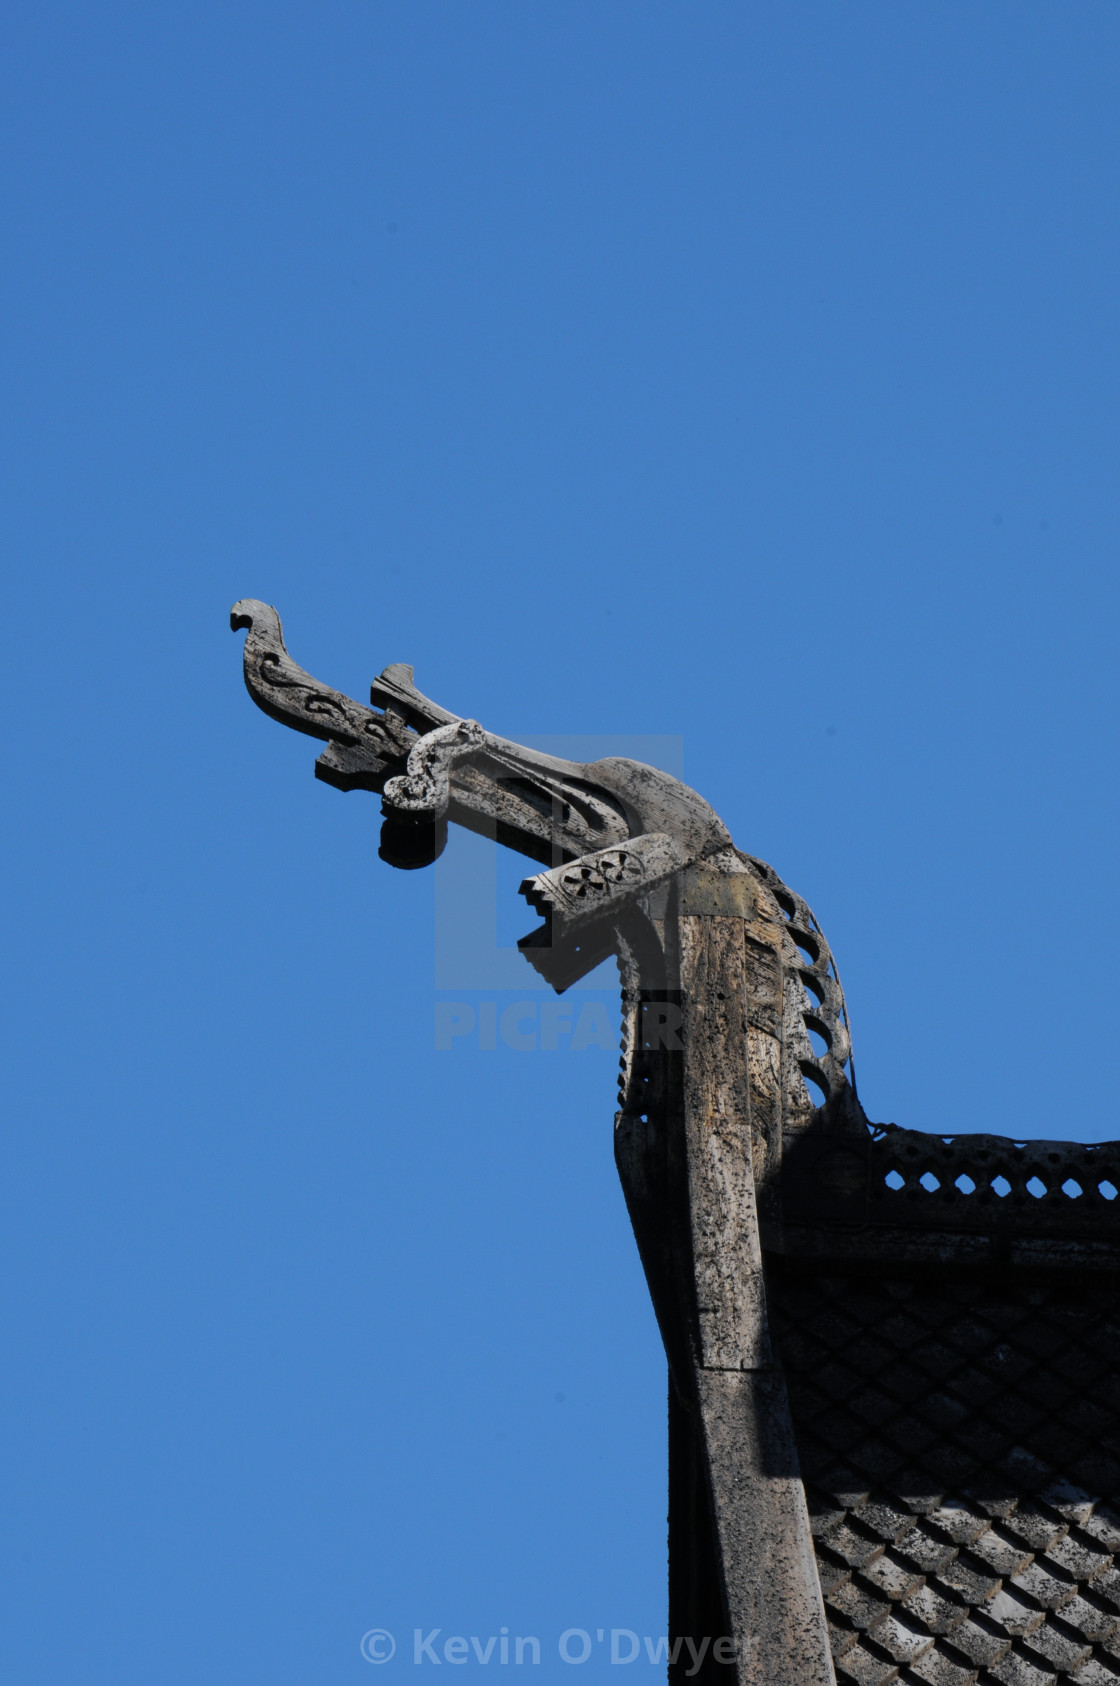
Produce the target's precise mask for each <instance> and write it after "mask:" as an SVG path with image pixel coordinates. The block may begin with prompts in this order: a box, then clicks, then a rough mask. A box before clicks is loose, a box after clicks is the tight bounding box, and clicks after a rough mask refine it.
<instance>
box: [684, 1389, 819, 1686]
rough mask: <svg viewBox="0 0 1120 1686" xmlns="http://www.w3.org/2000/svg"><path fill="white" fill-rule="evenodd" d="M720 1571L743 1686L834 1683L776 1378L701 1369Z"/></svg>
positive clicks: (788, 1427)
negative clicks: (748, 1684)
mask: <svg viewBox="0 0 1120 1686" xmlns="http://www.w3.org/2000/svg"><path fill="white" fill-rule="evenodd" d="M698 1392H699V1407H700V1417H701V1421H702V1423H703V1433H704V1447H705V1454H706V1463H707V1469H708V1479H709V1481H710V1484H711V1492H712V1508H713V1512H714V1518H715V1529H716V1536H717V1541H718V1550H719V1560H720V1572H721V1575H722V1579H723V1586H724V1597H725V1599H726V1603H727V1610H728V1616H729V1620H730V1624H731V1633H732V1635H733V1636H734V1638H735V1641H736V1645H737V1650H738V1659H737V1663H736V1669H737V1679H738V1681H740V1682H742V1683H743V1686H747V1683H748V1682H749V1683H750V1686H835V1679H836V1676H835V1674H834V1672H833V1667H832V1657H831V1653H830V1650H829V1644H828V1626H827V1623H826V1620H825V1613H824V1602H823V1600H822V1598H821V1590H820V1582H819V1579H818V1576H817V1565H816V1557H815V1555H814V1551H813V1538H812V1534H811V1533H810V1530H809V1515H808V1511H807V1508H806V1505H805V1492H804V1489H803V1487H802V1485H801V1477H800V1472H799V1470H798V1464H797V1449H796V1447H795V1445H794V1439H793V1429H792V1426H791V1424H790V1417H789V1406H788V1402H787V1399H786V1391H785V1386H784V1383H783V1381H782V1377H781V1373H780V1371H779V1370H777V1369H776V1368H773V1367H771V1368H770V1369H768V1370H752V1371H738V1372H736V1371H733V1370H707V1369H701V1370H700V1372H699V1376H698Z"/></svg>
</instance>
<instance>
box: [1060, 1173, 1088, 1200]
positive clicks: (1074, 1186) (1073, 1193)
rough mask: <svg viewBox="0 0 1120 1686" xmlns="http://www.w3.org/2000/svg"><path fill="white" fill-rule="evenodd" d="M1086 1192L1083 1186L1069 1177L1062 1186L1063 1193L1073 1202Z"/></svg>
mask: <svg viewBox="0 0 1120 1686" xmlns="http://www.w3.org/2000/svg"><path fill="white" fill-rule="evenodd" d="M1084 1192H1085V1190H1084V1189H1083V1188H1082V1186H1081V1184H1080V1183H1079V1182H1077V1181H1076V1180H1075V1178H1073V1177H1067V1178H1066V1180H1065V1182H1064V1183H1063V1184H1062V1193H1063V1194H1066V1195H1068V1196H1069V1198H1070V1199H1071V1200H1076V1199H1077V1198H1078V1197H1079V1196H1080V1195H1082V1194H1084Z"/></svg>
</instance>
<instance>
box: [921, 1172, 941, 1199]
mask: <svg viewBox="0 0 1120 1686" xmlns="http://www.w3.org/2000/svg"><path fill="white" fill-rule="evenodd" d="M918 1181H919V1182H920V1183H921V1185H922V1187H923V1188H924V1189H925V1191H926V1193H927V1194H936V1193H937V1191H938V1189H939V1188H940V1187H941V1183H940V1181H939V1180H938V1178H937V1177H935V1176H934V1174H933V1172H932V1171H923V1172H922V1174H921V1176H920V1177H919V1178H918Z"/></svg>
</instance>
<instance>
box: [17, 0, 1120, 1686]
mask: <svg viewBox="0 0 1120 1686" xmlns="http://www.w3.org/2000/svg"><path fill="white" fill-rule="evenodd" d="M1118 71H1120V12H1118V11H1117V8H1116V7H1115V6H1113V5H1109V4H1105V3H1100V0H1086V3H1084V4H1079V5H1069V4H1059V3H1053V4H1044V5H1040V4H1034V3H1031V0H1014V3H1013V4H1012V3H1007V4H1004V3H997V0H983V3H981V4H976V3H974V0H967V3H966V0H955V3H946V4H937V5H926V4H917V3H910V0H887V3H883V4H870V3H866V0H844V3H843V4H841V3H839V0H823V3H816V4H811V5H807V4H802V3H800V0H783V3H782V4H778V5H760V4H740V3H737V4H725V3H716V0H702V3H698V4H689V5H685V4H680V3H678V4H664V3H662V0H642V3H641V4H621V3H618V0H596V3H594V4H591V3H583V0H579V3H577V0H573V3H571V4H537V3H512V0H505V3H501V4H494V3H488V0H470V3H469V4H450V3H446V0H438V3H437V0H414V3H412V4H400V3H397V4H388V3H385V0H363V3H362V4H357V3H354V4H342V3H336V0H320V3H318V4H316V5H295V4H290V3H286V0H274V3H272V4H269V5H263V4H258V5H249V4H242V3H239V0H227V3H224V4H222V5H216V4H214V3H212V0H192V4H190V5H186V4H181V3H179V0H164V3H161V4H158V5H138V4H115V3H105V4H100V5H88V4H87V5H79V4H52V3H50V0H42V3H39V4H35V5H24V6H18V7H17V6H10V7H9V8H8V9H7V11H6V14H5V16H4V19H3V20H2V24H0V78H2V81H3V89H2V97H0V147H2V156H3V181H2V190H0V191H2V206H0V216H2V224H3V229H4V236H3V270H2V280H0V286H2V310H3V321H4V339H3V346H2V349H0V357H2V367H0V386H2V390H3V394H4V397H3V416H4V452H3V476H4V489H3V500H2V509H3V514H2V523H3V541H4V554H5V559H6V580H7V585H6V592H5V597H6V613H5V617H4V635H3V636H4V646H5V686H4V690H5V715H6V725H7V728H8V731H7V742H8V750H7V765H6V791H7V796H8V808H7V814H8V817H7V823H6V827H5V834H4V850H5V860H4V882H5V885H6V887H7V890H8V892H9V894H8V897H7V898H6V904H7V905H6V914H5V925H6V937H7V943H6V948H7V953H8V957H9V959H8V968H7V983H6V996H5V1012H4V1020H3V1023H4V1035H5V1056H4V1076H5V1089H6V1094H7V1097H8V1100H7V1108H6V1111H7V1123H6V1128H5V1131H4V1136H3V1142H4V1150H3V1156H2V1162H0V1202H2V1213H0V1219H2V1221H0V1255H2V1258H0V1264H2V1282H3V1323H2V1327H0V1351H2V1353H3V1373H4V1376H5V1381H4V1387H3V1391H2V1395H0V1401H2V1403H0V1445H2V1446H3V1461H4V1464H5V1466H6V1467H5V1471H4V1475H3V1490H4V1494H5V1501H4V1507H3V1508H4V1522H3V1532H2V1534H0V1584H2V1586H3V1588H4V1591H5V1594H6V1599H5V1603H6V1609H5V1611H4V1614H3V1619H2V1621H0V1673H2V1676H3V1680H4V1682H5V1686H56V1683H62V1682H65V1683H66V1686H153V1683H154V1682H159V1686H199V1683H201V1682H203V1681H205V1682H206V1683H207V1686H246V1683H256V1682H262V1683H264V1682H268V1683H270V1686H272V1683H275V1686H347V1683H348V1682H352V1683H355V1686H357V1683H359V1682H361V1681H363V1680H373V1679H379V1680H381V1681H385V1682H387V1681H391V1680H398V1681H407V1680H413V1679H417V1680H418V1679H419V1678H420V1675H419V1672H418V1671H417V1670H416V1668H415V1665H413V1664H412V1663H411V1661H410V1660H409V1659H408V1658H407V1657H402V1655H401V1654H398V1657H397V1658H395V1659H394V1661H393V1662H392V1663H391V1664H389V1665H386V1666H385V1667H384V1668H382V1669H381V1670H380V1672H376V1671H375V1670H373V1669H372V1668H371V1665H370V1664H369V1663H367V1662H365V1661H364V1660H363V1659H362V1657H361V1655H360V1653H359V1641H360V1639H361V1636H362V1634H363V1633H364V1632H365V1631H366V1630H368V1629H370V1628H373V1627H375V1626H384V1627H386V1628H388V1629H390V1630H391V1631H393V1632H394V1633H395V1634H396V1635H397V1636H398V1642H399V1643H401V1644H402V1648H403V1647H404V1646H406V1645H407V1643H408V1636H409V1635H410V1634H411V1630H412V1628H413V1626H414V1625H416V1624H421V1623H423V1624H426V1625H427V1627H429V1628H430V1627H432V1626H437V1625H438V1626H440V1627H441V1629H442V1632H443V1634H444V1635H447V1634H449V1633H461V1634H464V1635H468V1636H469V1635H472V1634H474V1635H479V1636H482V1638H483V1639H485V1637H486V1636H487V1635H490V1634H495V1635H496V1634H497V1633H498V1631H499V1628H500V1626H501V1625H503V1624H504V1625H507V1626H509V1628H510V1630H511V1633H514V1634H516V1633H522V1634H524V1633H532V1634H538V1635H540V1636H541V1637H542V1640H543V1641H544V1644H545V1654H544V1660H543V1661H542V1664H541V1665H540V1667H539V1668H538V1669H535V1670H533V1669H529V1670H527V1672H529V1673H531V1675H532V1677H533V1678H536V1679H540V1680H558V1679H563V1680H577V1681H578V1680H580V1679H585V1680H589V1679H593V1678H600V1679H612V1680H613V1679H617V1678H619V1670H618V1669H614V1668H611V1667H610V1665H609V1663H606V1662H604V1661H603V1659H602V1647H597V1649H596V1652H595V1655H594V1657H593V1660H592V1661H591V1662H589V1663H588V1664H587V1665H585V1667H584V1668H583V1669H582V1670H581V1669H578V1668H568V1667H566V1666H565V1665H564V1664H562V1663H561V1662H560V1661H559V1660H558V1658H557V1656H556V1651H555V1636H556V1635H557V1634H558V1632H559V1631H561V1630H562V1629H563V1628H566V1627H570V1626H579V1627H584V1628H588V1629H594V1628H596V1626H604V1628H609V1627H611V1626H625V1627H629V1628H632V1629H634V1630H635V1631H637V1632H639V1633H640V1634H657V1633H660V1632H661V1631H663V1623H664V1572H665V1571H664V1504H665V1498H664V1479H665V1478H664V1394H663V1388H664V1380H663V1363H662V1358H661V1354H660V1351H659V1348H658V1343H657V1337H656V1332H655V1328H654V1324H653V1319H652V1316H651V1314H650V1312H649V1309H648V1305H647V1300H646V1294H645V1288H644V1283H643V1281H642V1278H641V1274H640V1270H639V1268H638V1263H637V1258H636V1254H635V1250H634V1246H633V1242H632V1240H631V1237H630V1235H629V1231H628V1228H627V1224H626V1218H625V1213H624V1210H623V1206H622V1201H621V1198H620V1196H619V1193H618V1190H617V1184H616V1181H615V1176H614V1171H613V1166H612V1161H611V1150H610V1128H611V1116H612V1110H613V1071H614V1065H615V1056H614V1054H613V1052H610V1051H608V1050H606V1049H604V1048H602V1047H598V1046H591V1047H588V1048H585V1049H583V1050H581V1051H578V1052H577V1051H575V1050H573V1049H572V1048H571V1047H570V1038H568V1039H567V1040H566V1039H565V1038H564V1037H563V1036H562V1037H560V1041H559V1046H558V1047H557V1049H556V1051H555V1052H550V1051H542V1050H540V1049H538V1050H537V1051H528V1052H527V1051H522V1050H518V1049H515V1048H510V1047H508V1046H507V1045H505V1044H502V1043H499V1046H498V1047H497V1048H496V1049H495V1050H494V1051H489V1050H486V1049H484V1048H482V1047H480V1046H479V1045H478V1043H477V1039H476V1040H474V1041H472V1039H471V1038H470V1037H467V1036H463V1037H460V1038H458V1039H456V1041H455V1043H454V1045H453V1047H452V1049H451V1050H450V1051H449V1052H448V1051H440V1050H438V1049H436V1048H435V1044H434V1034H433V1002H434V1001H435V999H436V997H437V994H438V993H439V992H438V991H437V989H436V985H435V982H434V979H435V971H434V967H433V927H434V924H435V919H434V911H433V910H434V908H435V905H436V901H435V892H434V888H433V886H434V884H435V883H436V875H435V874H433V873H431V872H422V873H414V874H411V875H409V874H404V873H396V872H393V871H391V870H390V869H389V868H388V867H386V866H384V865H383V864H382V863H380V862H379V861H378V860H377V858H376V844H377V832H378V823H379V822H378V814H377V803H376V801H374V800H373V799H370V798H367V797H364V796H362V795H353V796H349V797H342V796H340V795H338V794H337V793H336V792H334V791H332V790H329V789H327V788H326V787H324V786H323V785H321V784H318V783H316V781H315V780H314V779H313V778H312V772H311V767H312V761H313V757H314V753H315V752H314V746H313V745H311V744H310V743H309V742H308V741H307V740H305V739H300V738H297V737H295V736H294V735H292V734H290V733H287V732H285V731H283V730H282V729H281V728H280V727H278V726H276V725H274V724H273V723H271V722H270V721H268V720H266V719H265V718H264V716H262V715H260V714H258V713H257V711H256V710H255V709H254V708H253V706H252V705H251V703H250V702H249V700H248V699H247V697H246V696H245V693H244V691H243V689H242V686H241V678H240V647H239V645H240V640H235V639H234V638H233V637H231V635H230V633H229V632H228V630H227V629H226V616H227V613H228V609H229V605H230V603H231V602H232V601H233V600H234V599H235V598H237V597H241V596H245V595H254V596H260V597H264V598H266V599H268V600H269V601H271V602H274V603H276V604H277V605H278V606H279V608H280V610H281V613H282V615H283V616H284V619H285V624H286V628H287V631H288V635H289V640H290V644H291V647H292V649H293V652H294V654H295V655H296V657H297V659H299V660H300V661H302V662H303V663H305V665H307V666H308V667H310V668H311V669H312V671H313V672H316V673H318V674H319V675H320V676H321V677H323V678H324V679H328V680H330V681H332V682H333V683H335V684H337V685H339V686H341V687H343V688H346V689H348V690H350V692H351V693H352V694H353V695H356V696H364V695H365V687H366V686H367V685H368V683H369V680H370V678H371V677H372V676H373V674H375V673H376V672H377V671H379V670H380V668H381V667H382V666H384V665H385V664H386V663H388V662H390V661H409V662H413V663H414V664H415V666H416V671H417V679H418V682H419V684H420V685H421V687H422V688H423V689H425V690H427V691H428V692H429V693H430V694H432V695H434V696H436V697H437V698H438V699H439V700H440V701H441V702H442V703H444V704H445V705H446V706H448V707H450V708H452V709H455V710H456V711H458V712H461V713H463V714H469V715H472V716H474V717H476V718H478V719H480V720H482V721H483V722H484V723H485V724H486V725H487V726H489V727H490V728H492V729H494V730H496V731H500V732H505V733H510V734H514V735H520V734H529V733H582V734H603V733H618V734H632V735H633V734H645V735H648V736H651V737H653V738H655V739H658V740H659V741H661V740H664V741H665V742H666V743H669V744H671V742H674V741H676V742H680V743H682V744H683V754H684V767H685V773H686V776H687V778H688V780H689V782H690V783H692V784H694V785H695V786H696V787H697V788H699V789H700V790H701V791H702V792H703V793H704V794H705V795H706V796H707V797H708V798H709V800H710V801H711V802H712V803H713V804H714V805H715V807H716V808H717V809H718V811H719V812H720V813H721V814H722V815H723V817H724V818H725V819H726V821H727V822H728V824H729V825H730V827H731V829H732V831H733V834H734V836H735V838H736V840H737V842H738V843H739V844H740V845H741V846H743V847H745V848H748V849H750V850H751V851H753V852H755V853H758V854H761V855H763V856H765V857H766V858H767V859H769V860H771V861H772V862H773V863H774V864H775V865H776V866H777V868H778V870H779V871H780V872H781V873H782V874H783V875H784V876H785V877H786V878H787V879H788V880H789V881H790V882H791V883H792V884H793V885H794V886H795V888H796V889H797V890H798V891H800V892H801V893H802V894H803V895H804V896H806V898H807V899H808V900H809V901H810V903H811V904H812V905H813V907H814V909H815V910H816V913H817V915H818V917H819V919H820V921H821V923H822V924H823V926H824V928H825V930H826V931H827V933H828V936H829V939H830V941H831V943H832V946H833V949H834V951H835V953H836V955H837V958H838V961H839V965H840V968H841V972H842V975H843V978H844V982H845V985H846V988H847V992H848V997H849V1002H850V1006H851V1013H852V1020H853V1028H854V1040H855V1050H856V1060H857V1068H858V1071H859V1077H860V1087H861V1092H862V1095H863V1098H864V1100H865V1103H866V1105H867V1107H868V1110H869V1112H870V1113H871V1115H872V1116H873V1117H875V1118H879V1119H895V1120H897V1121H899V1122H902V1123H908V1124H910V1125H914V1126H917V1127H920V1128H924V1129H937V1130H940V1131H944V1132H950V1131H952V1132H959V1131H967V1130H985V1129H991V1130H995V1131H1002V1132H1006V1133H1008V1134H1012V1135H1017V1136H1027V1135H1054V1136H1072V1137H1082V1138H1086V1139H1094V1140H1095V1139H1102V1138H1109V1137H1114V1136H1118V1135H1120V1124H1118V1122H1117V1106H1116V1099H1115V1093H1116V1091H1115V1074H1116V1070H1117V1064H1118V1058H1117V1056H1118V1052H1120V1050H1118V1046H1117V1029H1116V1023H1117V1020H1116V1000H1115V984H1116V965H1115V958H1114V957H1115V954H1116V950H1117V939H1118V931H1117V898H1116V894H1115V891H1114V880H1115V861H1116V848H1115V844H1116V817H1117V799H1116V791H1117V781H1116V773H1117V768H1116V756H1115V743H1116V718H1117V684H1116V642H1117V636H1116V635H1117V608H1118V598H1120V590H1118V585H1117V516H1118V508H1117V502H1118V491H1117V487H1118V479H1117V443H1118V439H1117V434H1118V428H1117V390H1118V368H1117V363H1118V356H1117V353H1118V327H1117V325H1118V314H1117V294H1118V289H1117V282H1118V274H1117V270H1118V261H1117V260H1118V221H1117V211H1118V191H1117V189H1118V167H1120V138H1118V130H1117V109H1118V86H1117V83H1118ZM459 858H460V857H458V856H456V857H455V859H456V860H458V859H459ZM519 873H520V867H519V865H518V864H517V863H516V862H511V863H505V864H503V865H502V867H501V868H500V871H499V873H498V886H499V895H498V900H499V901H500V903H501V906H500V908H499V911H498V915H497V917H498V920H499V923H500V930H501V940H502V941H503V942H505V943H508V942H509V941H510V940H511V939H512V936H513V935H514V934H515V933H516V930H517V929H519V928H525V929H527V928H528V927H529V925H531V923H532V916H531V915H530V916H528V917H527V918H526V917H524V916H523V914H522V913H518V912H516V911H515V912H513V913H512V914H511V913H510V912H509V910H508V908H507V907H506V903H507V902H509V901H510V899H511V898H512V896H513V892H514V887H515V884H516V879H517V877H518V876H519ZM511 920H512V921H513V923H512V924H511V923H509V921H511ZM465 940H466V939H465ZM480 975H481V974H480ZM530 982H531V980H530V979H528V978H527V979H526V983H527V984H528V983H530ZM506 987H507V986H506V985H503V988H506ZM513 988H514V989H516V984H515V985H514V986H513ZM445 993H446V992H445ZM441 999H443V997H441ZM501 999H502V1001H508V1000H513V999H516V996H509V995H508V993H507V994H506V995H503V996H502V997H501ZM495 1000H497V997H495ZM560 1396H563V1397H560ZM423 1666H425V1667H427V1668H428V1671H429V1673H431V1672H433V1670H432V1668H431V1665H428V1664H425V1665H423ZM441 1666H442V1667H443V1670H444V1674H445V1675H446V1673H447V1665H446V1664H444V1665H441ZM491 1666H492V1667H493V1666H496V1665H493V1664H492V1665H491ZM465 1667H466V1669H467V1671H468V1672H470V1673H472V1675H473V1674H477V1673H478V1672H480V1671H479V1667H478V1665H477V1664H475V1663H473V1662H471V1663H469V1664H468V1665H465ZM510 1672H513V1671H512V1668H511V1670H510ZM622 1676H623V1677H624V1678H633V1679H637V1678H639V1677H641V1678H643V1679H652V1678H654V1671H653V1670H651V1669H650V1667H649V1666H648V1665H646V1664H635V1665H633V1667H632V1668H631V1671H630V1675H629V1676H626V1674H625V1670H623V1671H622ZM441 1678H442V1676H441ZM456 1678H458V1677H457V1676H456Z"/></svg>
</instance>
